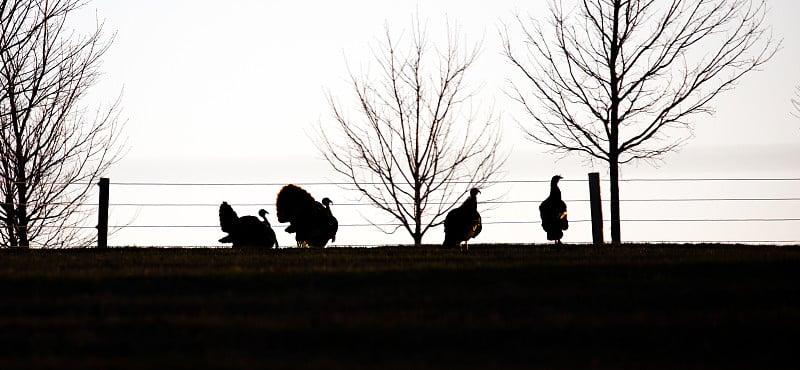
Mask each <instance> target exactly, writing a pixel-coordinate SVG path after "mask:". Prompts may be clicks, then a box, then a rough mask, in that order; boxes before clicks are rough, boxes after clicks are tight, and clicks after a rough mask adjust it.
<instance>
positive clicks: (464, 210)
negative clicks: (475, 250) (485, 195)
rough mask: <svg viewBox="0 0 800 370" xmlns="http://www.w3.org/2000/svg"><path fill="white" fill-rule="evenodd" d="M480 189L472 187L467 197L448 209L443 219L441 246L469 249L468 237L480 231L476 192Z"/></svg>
mask: <svg viewBox="0 0 800 370" xmlns="http://www.w3.org/2000/svg"><path fill="white" fill-rule="evenodd" d="M480 192H481V191H480V190H478V189H477V188H473V189H472V190H470V191H469V197H468V198H467V200H465V201H464V203H463V204H461V205H460V206H459V207H457V208H454V209H452V210H450V212H448V213H447V217H445V219H444V242H443V243H442V247H444V248H452V247H455V246H456V245H458V248H459V250H461V248H462V244H461V242H464V245H463V246H464V247H466V249H467V250H469V243H468V241H469V239H470V238H475V237H476V236H478V234H480V233H481V230H482V229H483V225H481V215H480V213H478V198H477V196H478V193H480Z"/></svg>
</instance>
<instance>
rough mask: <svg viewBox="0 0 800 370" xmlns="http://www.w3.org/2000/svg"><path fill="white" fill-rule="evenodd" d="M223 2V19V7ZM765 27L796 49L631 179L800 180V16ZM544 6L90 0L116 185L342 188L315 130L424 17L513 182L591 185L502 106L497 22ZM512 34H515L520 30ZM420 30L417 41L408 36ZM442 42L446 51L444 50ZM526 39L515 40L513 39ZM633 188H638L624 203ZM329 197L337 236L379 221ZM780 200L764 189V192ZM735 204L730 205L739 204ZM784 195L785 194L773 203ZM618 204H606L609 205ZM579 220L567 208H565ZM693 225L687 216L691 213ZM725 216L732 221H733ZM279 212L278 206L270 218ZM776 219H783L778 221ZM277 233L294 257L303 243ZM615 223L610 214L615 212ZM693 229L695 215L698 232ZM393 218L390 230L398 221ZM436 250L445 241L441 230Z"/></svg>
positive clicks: (153, 236)
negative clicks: (105, 39)
mask: <svg viewBox="0 0 800 370" xmlns="http://www.w3.org/2000/svg"><path fill="white" fill-rule="evenodd" d="M222 4H224V5H222ZM769 7H770V10H769V14H768V16H767V22H768V23H769V24H770V25H771V26H772V30H773V33H774V35H775V36H776V37H779V38H783V47H782V49H781V50H780V52H779V53H778V54H777V55H776V56H775V57H774V59H773V60H771V61H770V62H769V63H768V64H766V65H765V66H764V68H763V70H762V71H759V72H755V73H752V74H750V75H748V76H746V77H745V78H744V79H743V80H742V81H741V83H739V85H738V86H737V87H736V88H735V89H734V90H732V91H729V92H727V93H725V94H723V95H721V96H719V97H718V99H716V100H715V101H714V102H713V105H714V107H715V108H716V110H717V113H716V114H715V115H714V116H712V117H708V116H701V117H696V118H695V119H694V121H695V125H694V127H695V132H694V134H695V137H694V138H693V139H691V140H690V141H689V142H688V144H687V145H686V146H685V147H684V148H683V149H682V150H681V151H680V152H677V153H671V154H669V155H667V156H665V157H664V158H663V159H664V161H663V162H661V163H660V164H659V165H658V167H653V166H652V165H650V164H644V163H642V164H636V165H630V166H627V167H624V168H623V170H622V176H623V179H625V178H627V179H638V178H654V177H655V178H685V177H695V178H696V177H701V178H706V177H737V178H738V177H759V178H763V177H766V178H776V177H777V178H786V177H790V178H791V177H793V178H798V177H800V159H798V158H800V119H797V118H794V117H792V116H791V115H790V112H791V109H792V108H791V104H790V99H791V97H792V96H793V94H794V89H795V87H796V86H798V85H800V68H798V65H800V22H798V15H800V2H797V1H794V0H770V1H769ZM546 11H547V6H546V2H545V1H510V0H495V1H491V2H489V1H435V2H433V1H428V2H412V1H376V0H371V1H352V0H351V1H335V2H334V1H285V2H274V1H270V2H267V1H227V2H224V3H223V2H219V1H198V0H186V1H177V0H142V1H135V2H131V1H116V0H93V1H91V2H90V3H89V4H88V5H87V6H86V7H85V8H84V9H83V11H82V12H81V14H80V15H79V17H77V18H76V19H75V21H76V22H77V24H78V25H83V26H86V25H91V24H93V22H94V20H95V19H96V18H97V19H100V20H103V21H105V30H106V33H107V34H108V35H111V34H112V33H114V32H116V36H115V39H114V43H113V46H112V47H111V49H110V51H109V52H108V53H107V55H106V57H105V58H104V61H103V66H102V70H103V72H104V75H103V77H102V80H101V81H100V82H99V83H98V85H97V86H96V87H95V89H94V90H93V93H92V94H91V95H90V96H89V97H88V98H87V100H86V102H87V103H89V104H103V103H110V102H111V101H113V100H114V97H115V96H116V95H118V93H119V92H120V91H124V92H123V98H122V99H123V100H122V102H123V103H122V104H123V114H122V116H123V117H125V118H126V120H127V125H126V128H125V132H124V135H125V137H126V138H127V143H128V147H129V150H128V152H127V155H126V156H125V157H124V159H123V160H121V161H120V162H119V163H118V164H117V165H116V166H115V167H114V168H113V169H112V170H111V172H110V173H109V174H108V175H109V177H110V178H111V181H112V184H113V183H124V182H167V183H170V182H202V183H206V182H208V183H219V182H230V183H237V182H263V183H288V182H299V183H303V182H325V181H341V180H342V179H341V178H339V177H336V176H335V174H334V173H333V172H332V171H331V170H330V169H329V168H328V167H327V165H326V164H325V163H324V162H323V161H322V160H321V159H320V155H319V153H318V152H317V149H316V147H315V146H314V145H313V143H312V142H311V140H310V139H309V134H311V133H312V132H313V129H314V126H315V125H316V124H317V123H318V122H322V123H323V124H324V123H325V122H326V121H330V119H331V118H330V109H329V107H328V105H327V102H326V98H325V94H326V92H331V93H332V94H334V95H336V96H340V94H342V95H341V96H345V97H346V95H344V94H347V93H348V90H347V87H348V85H347V76H348V72H347V66H348V64H349V65H350V67H351V68H352V69H355V70H364V69H368V68H369V63H371V59H372V53H371V49H370V47H372V46H375V45H377V43H379V42H380V38H381V37H382V35H383V33H384V28H385V26H386V25H388V26H389V27H390V29H392V30H394V31H397V32H400V31H402V30H404V29H406V30H407V29H408V27H409V26H410V24H411V19H412V16H413V15H414V14H415V13H419V15H420V18H422V19H423V20H426V21H427V22H428V24H429V29H430V31H431V32H435V31H436V30H438V29H441V25H442V24H444V22H445V21H449V22H452V23H457V24H458V25H460V26H461V28H462V33H463V34H464V36H465V39H466V40H468V41H469V42H482V43H481V44H482V53H481V56H480V59H479V61H478V64H477V65H476V66H475V69H474V70H473V71H472V75H471V77H469V78H471V79H472V81H474V84H483V85H484V88H483V90H482V94H483V95H482V96H481V103H482V104H483V105H484V106H490V107H493V109H494V111H495V112H497V113H499V114H500V117H501V121H502V124H503V126H504V145H505V149H506V150H508V151H509V152H510V153H511V154H510V158H509V161H508V163H507V166H506V168H505V176H504V178H505V179H507V180H545V179H548V178H549V177H550V176H552V175H553V174H555V173H559V174H561V175H562V176H564V177H565V178H566V179H568V180H570V179H571V180H584V179H585V178H586V173H587V172H591V171H599V172H600V173H601V175H602V176H603V177H607V176H606V173H605V171H606V170H605V166H602V164H591V163H586V162H584V161H582V160H579V159H575V158H564V159H562V158H561V157H560V156H557V155H552V154H548V153H546V150H545V148H542V147H538V146H537V145H535V144H533V143H532V142H530V141H527V140H525V139H524V136H523V135H522V131H521V130H520V129H519V128H518V125H517V122H518V121H524V120H525V119H526V117H525V116H524V115H523V114H522V113H521V112H520V110H519V107H518V106H515V105H514V103H513V102H511V101H510V100H509V99H508V98H507V97H506V96H505V95H504V94H503V93H502V89H503V88H507V87H508V84H507V82H506V79H507V78H513V77H514V76H515V73H516V72H517V71H515V70H513V69H512V68H511V67H510V66H509V65H508V63H507V61H506V60H505V59H504V57H503V56H502V53H501V47H500V43H499V37H498V28H499V27H500V25H501V22H503V21H505V22H507V23H511V22H512V18H513V15H514V14H515V13H519V14H523V15H525V14H529V15H531V16H533V17H536V18H540V19H541V17H543V16H545V15H546ZM513 29H514V28H513V27H512V30H513ZM406 32H407V31H406ZM436 37H438V36H436ZM515 38H516V40H517V41H520V40H521V38H520V37H519V36H515V35H514V34H513V33H512V40H513V39H515ZM585 186H586V185H585V182H578V181H574V182H566V183H565V184H564V186H563V187H562V188H563V191H564V194H565V195H564V196H565V198H566V199H575V200H581V199H587V198H588V195H587V194H586V191H585ZM626 187H627V188H626ZM278 188H279V187H277V186H266V187H246V186H237V187H199V186H197V187H177V186H172V187H144V186H129V185H128V186H125V185H112V190H111V198H112V199H111V203H159V202H162V203H163V202H170V203H203V204H206V203H208V204H214V203H219V202H221V201H222V200H227V201H228V202H231V203H243V204H252V206H242V207H239V208H237V211H239V213H240V214H255V213H256V211H257V210H258V208H261V207H258V206H257V204H270V203H273V202H274V198H275V194H276V193H277V190H278ZM306 188H307V189H308V190H309V191H311V192H312V194H314V195H315V196H316V197H317V198H318V199H321V198H322V197H323V196H328V197H330V198H332V199H334V202H335V203H334V207H336V208H334V210H335V212H336V214H337V216H339V220H340V221H339V222H340V223H342V224H362V223H365V221H364V217H370V218H373V219H374V218H376V217H381V216H379V215H374V214H373V213H371V211H370V210H369V208H364V207H357V206H351V205H349V204H352V203H357V202H358V200H357V199H356V198H355V196H354V195H353V194H348V193H345V192H343V191H342V190H341V189H338V188H336V187H331V186H322V185H310V186H307V187H306ZM766 188H769V189H766ZM626 189H628V190H627V191H628V192H627V193H624V194H623V195H622V197H623V199H626V198H627V199H641V198H646V197H653V196H655V197H674V198H680V197H695V196H698V195H700V196H706V195H708V194H714V195H716V194H722V193H724V192H728V191H733V194H729V195H730V196H735V197H740V196H741V197H768V196H778V197H800V183H798V182H793V183H786V182H781V183H775V182H769V183H758V184H749V185H742V184H737V185H733V184H720V183H715V182H704V183H692V184H691V186H686V187H682V185H674V184H673V185H653V184H647V185H643V184H641V183H629V184H625V185H623V191H625V190H626ZM732 189H734V190H735V191H734V190H732ZM776 192H780V193H776ZM482 195H486V196H489V197H491V196H502V195H505V198H504V199H505V200H508V201H513V200H530V201H532V200H540V199H543V198H544V197H545V196H546V195H547V185H546V184H545V183H533V184H523V185H510V184H500V185H496V186H493V187H492V188H491V189H486V190H485V191H484V194H482ZM605 197H606V198H607V195H606V196H605ZM568 206H570V205H569V204H568ZM687 207H688V209H690V211H689V212H690V214H689V215H686V214H684V213H682V212H684V211H685V210H686V209H687ZM728 207H730V209H728ZM265 208H267V207H265ZM776 209H777V211H776ZM268 210H269V211H270V212H272V214H273V216H272V219H271V220H272V222H273V226H275V227H276V230H277V232H278V235H279V240H280V242H281V244H282V245H291V244H293V239H292V236H290V235H288V234H286V233H284V232H283V231H282V229H283V227H282V226H281V225H275V223H276V222H277V220H275V218H274V212H273V211H274V209H272V208H268ZM798 210H800V202H797V201H787V202H779V204H776V203H775V202H772V203H770V204H764V203H763V202H758V203H742V202H738V203H735V204H703V205H698V204H696V203H695V204H690V205H681V204H673V203H666V204H664V203H658V204H655V206H654V204H653V203H645V204H636V203H626V204H623V210H622V213H623V219H629V218H634V219H643V218H651V219H652V218H659V217H671V216H675V217H678V218H681V217H683V218H701V216H703V215H706V214H708V215H710V216H709V217H711V218H721V217H726V216H731V215H733V216H735V217H766V216H768V215H774V214H779V215H780V217H789V218H791V217H794V218H800V212H799V211H798ZM482 211H483V212H484V215H485V216H484V219H485V220H487V219H488V220H494V221H512V220H524V221H535V219H536V218H537V212H536V204H535V203H527V204H516V205H505V204H500V205H496V206H495V207H493V208H488V207H487V209H483V210H482ZM111 214H112V222H111V223H112V224H117V225H119V224H128V223H130V224H131V225H143V226H146V225H154V224H160V225H197V226H210V225H215V224H216V223H217V219H216V208H215V207H213V206H211V207H209V206H202V207H133V206H118V207H115V208H112V210H111ZM587 214H588V207H587V205H586V204H584V203H581V202H574V203H573V204H572V205H571V206H570V215H571V217H572V218H574V219H576V220H580V219H586V218H587V217H588V215H587ZM606 214H608V213H606ZM695 216H697V217H695ZM385 221H389V220H388V219H385ZM574 225H575V226H574V227H573V228H571V229H570V230H569V231H568V232H567V233H566V236H565V239H564V240H565V241H589V240H591V235H589V234H588V224H587V223H583V224H581V223H576V224H574ZM798 230H800V222H778V223H750V224H746V225H743V224H741V223H713V224H703V225H699V224H680V223H674V222H673V223H668V224H667V225H665V224H658V223H657V224H653V223H643V222H635V223H630V224H626V225H624V226H623V231H622V232H623V239H624V240H729V239H732V240H800V231H798ZM221 236H222V234H221V232H220V231H219V230H218V229H214V228H208V227H205V228H191V229H188V228H183V229H148V228H128V229H125V230H122V231H120V232H118V233H117V234H115V235H114V236H113V237H112V239H111V243H112V244H116V245H130V244H135V245H174V244H179V245H215V244H216V239H218V238H220V237H221ZM425 241H426V242H429V243H438V242H440V241H441V234H437V233H435V232H434V233H432V234H430V235H429V236H428V237H427V238H426V240H425ZM478 241H479V242H544V233H543V232H542V231H541V229H540V228H539V226H538V224H535V223H532V224H524V225H509V224H498V225H495V226H493V227H485V228H484V234H483V235H481V237H480V238H479V240H478ZM383 242H410V238H409V237H408V236H404V235H403V234H400V233H398V234H396V235H394V236H389V237H386V236H384V235H383V234H381V233H379V232H376V231H374V230H372V229H370V228H364V227H344V228H342V229H341V230H340V237H339V238H338V239H337V243H338V244H374V243H383Z"/></svg>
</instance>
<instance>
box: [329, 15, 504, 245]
mask: <svg viewBox="0 0 800 370" xmlns="http://www.w3.org/2000/svg"><path fill="white" fill-rule="evenodd" d="M412 24H413V31H412V32H411V37H410V39H409V40H403V39H402V37H400V38H398V39H395V38H394V37H393V36H392V35H391V32H390V31H389V28H388V27H387V28H386V34H385V40H384V42H383V43H381V45H380V47H379V48H378V49H376V50H373V55H374V56H375V60H374V61H375V63H376V64H377V69H378V70H379V74H378V76H376V77H370V76H364V77H357V76H355V75H354V74H353V73H352V72H350V82H351V84H352V92H353V95H354V97H355V102H354V103H355V105H356V106H357V107H358V108H357V113H356V114H355V115H354V117H350V116H349V115H348V114H347V111H346V110H344V109H343V108H342V106H341V104H340V103H339V102H338V101H337V100H336V99H334V97H333V96H331V95H330V94H329V96H328V101H329V104H330V107H331V110H332V112H333V117H334V118H335V120H334V121H335V124H334V125H333V126H334V127H335V129H333V130H328V129H326V127H325V126H323V125H322V124H321V123H320V126H319V131H318V132H319V136H318V140H317V147H318V148H319V149H320V151H321V153H322V154H323V155H324V157H325V159H326V160H327V161H328V162H329V163H330V165H331V166H332V167H333V169H334V170H335V171H336V172H338V173H339V174H341V175H343V176H345V177H347V178H348V180H349V181H350V182H351V183H352V186H353V187H354V188H355V189H357V190H358V191H359V192H360V193H361V194H363V196H364V197H365V198H366V199H369V201H370V202H371V203H372V204H374V205H375V206H376V207H377V208H379V209H380V210H382V211H384V212H386V213H387V214H389V215H390V217H391V218H392V219H394V220H397V221H399V223H400V224H401V225H402V226H401V227H402V228H404V229H405V230H406V231H407V232H408V233H409V235H410V236H411V237H412V238H413V239H414V244H415V245H417V246H419V245H421V243H422V238H423V236H424V235H425V233H426V232H428V231H429V230H430V229H431V228H432V227H436V226H438V225H440V224H441V222H442V218H443V215H445V214H446V213H447V212H448V211H449V210H450V209H451V208H452V207H453V206H454V205H455V204H456V201H457V200H458V198H459V197H461V196H462V195H464V194H465V193H468V191H469V189H471V188H473V187H479V188H480V187H483V186H485V185H486V183H487V181H489V180H490V179H491V178H492V177H493V176H494V175H495V174H496V173H497V172H498V170H499V168H500V167H501V165H502V163H503V161H504V160H503V158H500V156H498V145H499V140H500V132H499V127H498V126H499V125H497V122H496V120H495V119H494V118H493V117H492V115H491V114H486V115H485V116H481V114H480V113H479V111H480V109H479V108H478V107H477V106H476V105H473V104H475V103H476V102H475V101H474V99H473V98H474V97H475V96H476V94H477V92H478V88H471V87H470V86H469V85H468V83H467V78H466V76H467V72H468V71H469V70H470V69H471V67H472V66H473V63H474V62H475V60H476V58H477V57H478V51H479V46H478V45H477V44H476V45H474V46H472V47H468V46H466V44H461V43H460V40H459V33H458V28H457V27H449V26H448V30H447V43H446V45H443V48H441V49H440V48H436V47H431V45H429V42H428V35H427V34H426V29H425V27H423V26H420V24H419V21H418V20H417V21H415V22H412ZM403 41H407V42H406V43H403ZM464 51H466V52H464ZM370 222H372V221H370ZM373 225H376V223H374V222H373ZM376 226H377V225H376ZM379 228H380V227H379ZM381 230H383V231H384V232H386V233H392V232H394V231H396V230H397V228H394V229H386V228H381Z"/></svg>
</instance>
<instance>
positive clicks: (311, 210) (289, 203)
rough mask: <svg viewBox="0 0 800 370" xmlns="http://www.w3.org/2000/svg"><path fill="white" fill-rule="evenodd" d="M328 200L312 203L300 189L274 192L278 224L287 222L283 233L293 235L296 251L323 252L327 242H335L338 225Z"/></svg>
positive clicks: (307, 195) (284, 188) (289, 188)
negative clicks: (308, 249)
mask: <svg viewBox="0 0 800 370" xmlns="http://www.w3.org/2000/svg"><path fill="white" fill-rule="evenodd" d="M331 203H333V202H331V200H330V199H328V198H322V203H320V202H317V201H316V200H314V197H312V196H311V194H309V193H308V192H307V191H305V190H304V189H303V188H301V187H299V186H297V185H294V184H289V185H286V186H284V187H283V188H282V189H281V190H280V191H279V192H278V199H277V200H276V201H275V208H276V210H277V213H278V222H288V223H289V226H288V227H287V228H286V232H287V233H295V240H296V241H297V246H298V247H303V248H307V247H317V248H323V247H325V245H326V244H328V240H330V241H332V242H333V241H336V231H337V230H338V229H339V222H338V221H337V220H336V217H333V213H332V212H331Z"/></svg>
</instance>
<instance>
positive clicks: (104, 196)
mask: <svg viewBox="0 0 800 370" xmlns="http://www.w3.org/2000/svg"><path fill="white" fill-rule="evenodd" d="M98 185H100V209H99V211H98V213H97V214H98V220H97V248H107V247H108V185H109V181H108V179H107V178H105V177H101V178H100V183H99V184H98Z"/></svg>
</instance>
